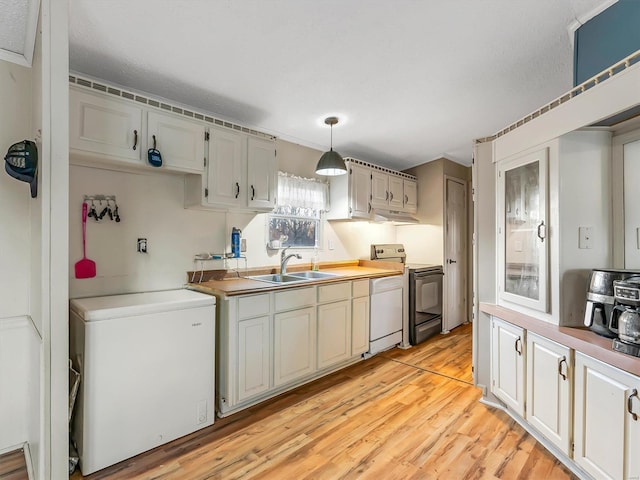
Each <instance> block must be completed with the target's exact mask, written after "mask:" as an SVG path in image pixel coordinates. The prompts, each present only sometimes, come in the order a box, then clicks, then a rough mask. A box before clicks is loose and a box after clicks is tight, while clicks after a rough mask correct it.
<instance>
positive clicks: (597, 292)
mask: <svg viewBox="0 0 640 480" xmlns="http://www.w3.org/2000/svg"><path fill="white" fill-rule="evenodd" d="M634 276H635V277H638V278H639V279H640V271H638V270H611V269H593V270H592V271H591V276H590V277H589V287H588V289H587V305H586V308H585V312H584V324H585V326H587V327H589V328H590V329H591V330H592V331H594V332H595V333H597V334H598V335H602V336H603V337H607V338H616V337H617V336H618V333H617V331H614V330H612V329H611V328H610V324H611V316H612V314H613V311H614V307H615V298H614V288H613V282H614V281H616V280H627V279H629V278H631V277H634Z"/></svg>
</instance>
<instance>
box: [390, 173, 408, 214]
mask: <svg viewBox="0 0 640 480" xmlns="http://www.w3.org/2000/svg"><path fill="white" fill-rule="evenodd" d="M403 197H404V184H403V179H402V177H396V176H395V175H389V208H390V209H391V210H402V209H403V207H404V198H403Z"/></svg>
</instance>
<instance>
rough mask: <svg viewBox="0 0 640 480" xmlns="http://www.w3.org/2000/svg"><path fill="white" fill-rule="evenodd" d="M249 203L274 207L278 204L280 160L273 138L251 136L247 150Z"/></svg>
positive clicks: (265, 207) (257, 206) (252, 205)
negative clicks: (278, 160)
mask: <svg viewBox="0 0 640 480" xmlns="http://www.w3.org/2000/svg"><path fill="white" fill-rule="evenodd" d="M247 155H248V156H247V195H248V197H247V205H249V207H254V208H261V209H262V208H264V209H272V208H273V207H275V206H276V193H277V188H278V185H277V181H278V177H277V175H278V162H277V159H276V148H275V144H274V142H272V141H271V140H263V139H260V138H253V137H249V144H248V151H247Z"/></svg>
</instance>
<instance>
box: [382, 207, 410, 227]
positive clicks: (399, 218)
mask: <svg viewBox="0 0 640 480" xmlns="http://www.w3.org/2000/svg"><path fill="white" fill-rule="evenodd" d="M370 221H372V222H391V223H394V224H396V225H408V224H415V223H419V221H418V219H417V218H415V217H412V216H411V214H409V213H406V212H400V211H397V210H380V209H377V208H372V209H371V216H370Z"/></svg>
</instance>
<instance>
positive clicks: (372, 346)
mask: <svg viewBox="0 0 640 480" xmlns="http://www.w3.org/2000/svg"><path fill="white" fill-rule="evenodd" d="M370 282H371V285H370V287H371V288H370V291H371V314H370V322H371V324H370V329H369V332H370V333H369V354H371V355H373V354H375V353H378V352H382V351H383V350H387V349H389V348H391V347H394V346H396V345H398V344H399V343H402V299H403V291H402V289H403V284H404V281H403V276H402V275H395V276H393V277H383V278H375V279H371V280H370Z"/></svg>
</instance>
